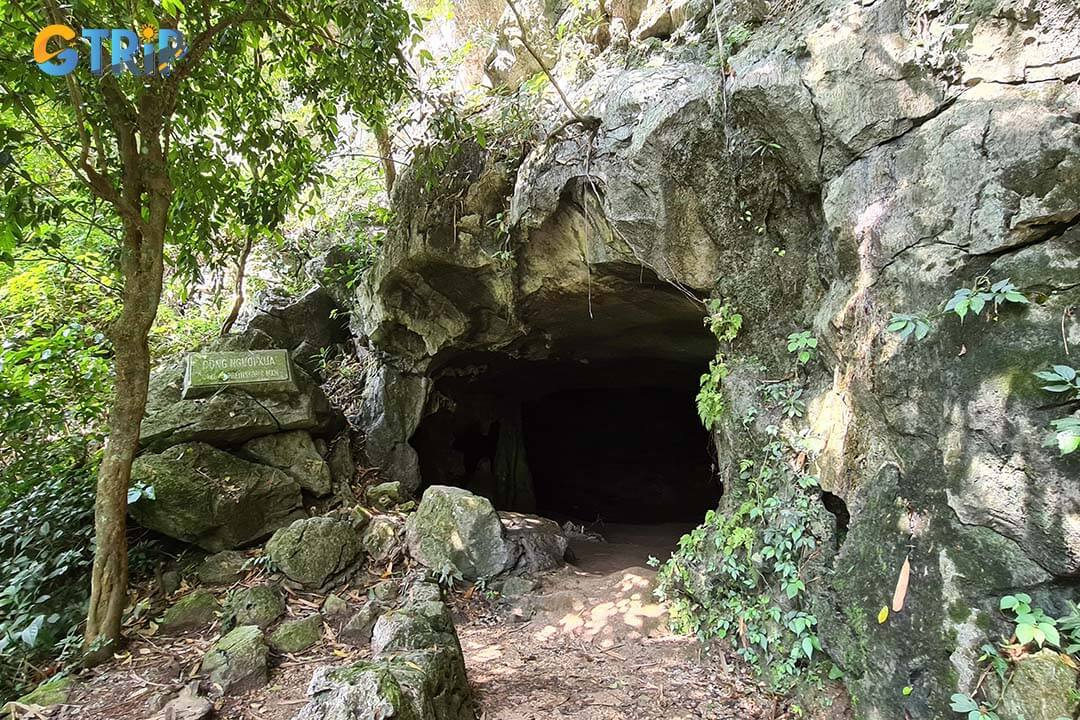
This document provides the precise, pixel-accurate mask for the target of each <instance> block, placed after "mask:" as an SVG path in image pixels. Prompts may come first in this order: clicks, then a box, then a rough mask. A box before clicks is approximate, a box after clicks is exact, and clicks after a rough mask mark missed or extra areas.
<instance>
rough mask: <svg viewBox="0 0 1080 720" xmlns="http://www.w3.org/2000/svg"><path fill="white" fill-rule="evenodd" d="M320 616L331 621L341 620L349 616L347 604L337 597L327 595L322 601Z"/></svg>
mask: <svg viewBox="0 0 1080 720" xmlns="http://www.w3.org/2000/svg"><path fill="white" fill-rule="evenodd" d="M322 614H323V615H325V616H326V617H328V618H330V619H331V620H334V619H338V618H342V617H344V616H345V615H348V614H349V604H348V603H347V602H345V601H344V600H342V599H341V598H340V597H338V596H337V595H327V596H326V599H325V600H323V605H322Z"/></svg>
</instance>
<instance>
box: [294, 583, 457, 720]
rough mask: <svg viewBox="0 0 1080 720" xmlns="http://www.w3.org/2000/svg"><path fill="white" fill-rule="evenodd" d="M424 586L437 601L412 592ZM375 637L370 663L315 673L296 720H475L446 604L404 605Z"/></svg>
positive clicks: (387, 617)
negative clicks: (419, 590) (307, 696)
mask: <svg viewBox="0 0 1080 720" xmlns="http://www.w3.org/2000/svg"><path fill="white" fill-rule="evenodd" d="M428 584H431V585H433V587H434V591H435V592H434V596H435V597H438V586H434V584H433V583H427V582H418V583H417V584H416V585H417V587H419V586H420V585H428ZM417 594H418V595H422V593H417ZM428 596H429V597H430V596H432V594H430V593H429V594H428ZM375 635H376V636H377V639H375V640H373V641H372V653H373V656H372V659H371V660H370V661H368V660H365V661H361V662H358V663H356V664H354V665H350V666H348V667H325V668H322V669H320V670H318V671H316V673H315V676H314V677H313V678H312V681H311V685H310V687H309V694H310V696H311V700H310V702H309V703H308V705H307V706H306V707H305V708H304V709H303V710H302V711H301V713H300V715H299V716H297V720H344V719H345V718H395V720H475V717H476V716H475V713H474V712H473V709H472V702H471V697H470V691H469V684H468V681H467V680H466V677H465V662H464V658H463V656H462V653H461V645H460V643H459V642H458V639H457V635H456V634H455V633H454V626H453V622H452V620H451V618H450V613H449V610H448V609H447V607H446V605H445V604H444V603H442V602H438V601H429V600H424V601H420V602H417V603H412V602H408V601H407V602H406V604H405V605H404V606H402V607H400V608H398V609H396V610H393V611H391V612H389V613H387V614H385V615H383V616H382V617H380V618H379V621H378V622H377V623H376V630H375Z"/></svg>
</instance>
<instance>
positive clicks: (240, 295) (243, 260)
mask: <svg viewBox="0 0 1080 720" xmlns="http://www.w3.org/2000/svg"><path fill="white" fill-rule="evenodd" d="M252 235H253V232H252V231H251V230H250V229H249V230H248V232H247V237H245V239H244V247H243V248H241V249H240V257H238V258H237V259H236V284H235V286H234V293H235V294H234V295H233V304H232V308H230V309H229V315H228V317H226V318H225V322H223V323H221V332H220V333H219V334H220V335H221V336H222V337H224V336H226V335H228V334H229V331H230V330H232V326H233V323H235V322H236V318H238V317H240V309H241V308H242V307H243V306H244V274H245V273H246V272H247V261H248V256H249V255H250V254H251V242H252Z"/></svg>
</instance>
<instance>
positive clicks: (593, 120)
mask: <svg viewBox="0 0 1080 720" xmlns="http://www.w3.org/2000/svg"><path fill="white" fill-rule="evenodd" d="M506 4H507V5H508V6H509V7H510V11H511V12H513V13H514V18H515V19H516V20H517V26H518V30H520V31H521V44H522V45H524V46H525V49H526V50H527V51H528V52H529V54H530V55H532V59H533V60H535V61H536V64H537V65H539V66H540V69H541V70H543V71H544V74H545V75H547V79H548V80H549V81H550V82H551V85H552V87H554V88H555V92H557V93H558V94H559V98H560V99H561V100H562V102H563V105H565V106H566V109H567V110H569V111H570V114H571V115H572V116H573V118H574V119H573V121H572V122H570V123H564V124H563V125H561V126H560V127H559V128H558V130H559V131H561V130H563V129H564V128H565V127H567V125H571V124H573V123H580V124H581V125H584V126H585V127H586V128H588V129H593V128H598V127H600V118H598V117H595V116H593V115H582V114H581V113H579V112H578V111H577V110H576V109H575V108H574V106H573V104H571V102H570V98H568V97H567V96H566V93H565V92H563V89H562V87H560V85H559V83H558V81H557V80H556V79H555V75H554V74H553V73H552V72H551V69H550V68H548V66H547V63H546V62H544V59H543V58H541V57H540V54H539V53H538V52H536V50H534V49H533V46H532V45H531V44H530V43H529V33H528V31H526V30H525V21H524V20H523V19H522V18H521V13H519V12H518V9H517V6H516V5H514V0H506ZM554 134H555V133H552V135H554Z"/></svg>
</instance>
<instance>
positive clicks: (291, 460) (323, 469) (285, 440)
mask: <svg viewBox="0 0 1080 720" xmlns="http://www.w3.org/2000/svg"><path fill="white" fill-rule="evenodd" d="M239 452H240V453H241V454H243V455H247V456H249V457H251V458H252V459H253V460H255V461H256V462H260V463H262V464H264V465H269V466H271V467H276V468H277V469H279V470H282V471H284V472H285V473H286V474H287V475H289V476H291V477H292V478H293V479H294V480H296V482H297V484H299V485H300V488H301V489H303V490H306V491H307V492H309V493H311V494H312V495H315V496H317V497H321V496H323V495H329V494H330V466H329V465H328V464H327V463H326V461H325V460H323V458H322V456H321V455H319V452H318V451H317V450H316V449H315V443H314V442H312V440H311V435H310V434H309V433H308V432H306V431H304V430H293V431H292V432H282V433H274V434H273V435H264V436H262V437H260V438H255V439H254V440H249V441H248V442H246V443H244V444H243V446H241V448H240V451H239Z"/></svg>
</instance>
